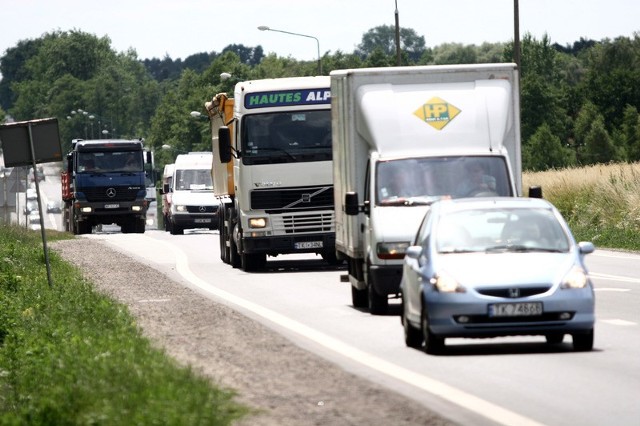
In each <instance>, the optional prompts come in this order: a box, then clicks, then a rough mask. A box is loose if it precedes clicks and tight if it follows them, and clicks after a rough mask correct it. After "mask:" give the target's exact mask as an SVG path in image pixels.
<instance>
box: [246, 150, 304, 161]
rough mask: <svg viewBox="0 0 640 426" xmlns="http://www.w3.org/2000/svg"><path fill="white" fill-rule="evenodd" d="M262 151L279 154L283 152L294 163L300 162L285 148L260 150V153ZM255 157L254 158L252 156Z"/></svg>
mask: <svg viewBox="0 0 640 426" xmlns="http://www.w3.org/2000/svg"><path fill="white" fill-rule="evenodd" d="M260 151H277V152H282V153H284V154H285V155H286V156H287V157H289V158H291V159H292V160H293V161H298V159H297V158H296V157H294V156H293V154H291V153H290V152H289V151H287V150H286V149H283V148H271V147H265V148H258V152H260ZM252 157H253V156H252Z"/></svg>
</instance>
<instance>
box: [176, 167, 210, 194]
mask: <svg viewBox="0 0 640 426" xmlns="http://www.w3.org/2000/svg"><path fill="white" fill-rule="evenodd" d="M174 187H175V190H176V191H186V190H198V189H199V190H213V179H212V178H211V170H209V169H195V170H186V169H185V170H176V181H175V185H174Z"/></svg>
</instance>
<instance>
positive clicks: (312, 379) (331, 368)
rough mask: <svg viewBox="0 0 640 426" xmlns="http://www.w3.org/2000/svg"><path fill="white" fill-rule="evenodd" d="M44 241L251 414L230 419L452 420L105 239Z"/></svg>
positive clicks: (284, 425) (281, 422)
mask: <svg viewBox="0 0 640 426" xmlns="http://www.w3.org/2000/svg"><path fill="white" fill-rule="evenodd" d="M50 247H51V250H52V251H55V252H56V253H58V254H59V255H60V256H61V257H62V258H63V259H65V260H66V261H68V262H70V263H72V264H74V265H76V266H77V267H78V268H79V269H80V270H81V271H82V273H83V276H84V277H85V278H86V279H88V280H89V281H91V282H92V283H94V285H95V287H96V289H97V290H98V291H100V292H102V293H105V294H107V295H109V296H110V297H112V298H113V299H115V300H117V301H119V302H121V303H123V304H125V305H127V306H128V307H129V310H130V312H131V313H132V315H134V317H135V318H136V320H137V322H138V325H139V326H140V327H141V329H142V331H143V333H144V335H145V336H146V337H147V338H149V339H150V340H151V341H152V342H154V343H155V344H156V345H157V346H158V347H161V348H163V349H164V350H165V351H166V353H167V354H168V355H170V356H171V357H173V358H174V359H176V360H177V361H178V362H179V363H181V364H183V365H189V366H191V367H192V368H193V370H194V371H196V372H198V373H199V374H202V375H203V376H206V377H208V378H210V379H211V380H212V382H213V383H215V384H216V385H219V386H223V387H226V388H231V389H234V390H235V391H236V392H237V393H238V396H237V398H236V399H237V400H238V401H239V402H242V403H244V404H247V405H249V406H251V407H254V408H255V409H257V410H258V411H257V413H256V414H255V415H252V416H250V417H247V418H245V419H243V420H242V421H240V422H238V423H237V424H238V425H241V426H244V425H251V426H254V425H256V426H272V425H274V426H275V425H278V426H288V425H296V426H305V425H436V426H439V425H450V424H452V423H451V422H450V421H448V420H446V419H443V418H442V417H440V416H439V415H437V414H436V413H434V412H432V411H429V410H428V409H426V408H425V407H423V406H422V405H420V404H418V403H417V402H415V401H412V400H411V399H409V398H406V397H404V396H402V395H400V394H398V393H396V392H393V391H390V390H387V389H385V388H383V387H382V386H379V385H377V384H375V383H372V382H369V381H367V380H365V379H362V378H360V377H358V376H355V375H354V374H351V373H349V372H346V371H345V370H343V369H341V368H340V367H338V366H336V365H334V364H332V363H330V362H329V361H326V360H324V359H323V358H321V357H319V356H317V355H314V354H312V353H310V352H308V351H306V350H304V349H302V348H300V347H298V346H296V345H295V344H293V343H292V342H290V341H289V340H287V339H286V338H284V337H283V336H281V335H279V334H277V333H276V332H275V331H273V330H271V329H269V328H267V327H265V326H263V325H262V324H260V323H258V322H256V321H253V320H251V319H249V318H247V317H246V316H244V315H242V314H240V313H238V312H237V311H234V310H233V309H231V308H229V307H228V306H226V305H222V304H220V303H217V302H215V301H212V300H210V299H207V298H206V297H204V296H202V295H200V294H198V293H197V292H195V291H193V290H191V289H189V288H187V287H185V286H183V285H181V284H179V283H177V282H175V281H173V280H171V279H170V278H169V277H167V276H166V275H164V274H162V273H160V272H158V271H156V270H154V269H152V268H150V267H149V266H147V265H145V264H143V263H140V262H138V261H136V260H135V259H133V258H130V257H128V256H126V255H124V254H122V253H120V252H117V251H115V250H112V249H111V248H109V247H108V246H107V245H106V244H104V243H101V242H99V241H96V240H91V239H85V238H76V239H73V240H64V241H56V242H53V243H52V244H50Z"/></svg>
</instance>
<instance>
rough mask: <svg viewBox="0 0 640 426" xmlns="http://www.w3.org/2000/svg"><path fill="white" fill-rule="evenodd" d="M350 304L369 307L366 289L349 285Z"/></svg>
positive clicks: (355, 306) (357, 306) (356, 306)
mask: <svg viewBox="0 0 640 426" xmlns="http://www.w3.org/2000/svg"><path fill="white" fill-rule="evenodd" d="M351 304H352V305H353V307H354V308H367V307H369V298H368V295H367V290H366V289H365V290H358V289H357V288H355V287H354V286H351Z"/></svg>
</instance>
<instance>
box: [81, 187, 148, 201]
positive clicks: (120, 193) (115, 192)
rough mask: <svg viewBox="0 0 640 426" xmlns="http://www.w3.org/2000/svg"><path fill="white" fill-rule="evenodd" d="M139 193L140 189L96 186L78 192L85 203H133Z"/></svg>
mask: <svg viewBox="0 0 640 426" xmlns="http://www.w3.org/2000/svg"><path fill="white" fill-rule="evenodd" d="M139 191H140V188H135V187H128V186H97V187H94V188H83V189H80V190H79V192H82V193H84V195H85V196H86V197H87V201H134V200H135V199H136V195H138V192H139Z"/></svg>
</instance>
